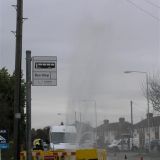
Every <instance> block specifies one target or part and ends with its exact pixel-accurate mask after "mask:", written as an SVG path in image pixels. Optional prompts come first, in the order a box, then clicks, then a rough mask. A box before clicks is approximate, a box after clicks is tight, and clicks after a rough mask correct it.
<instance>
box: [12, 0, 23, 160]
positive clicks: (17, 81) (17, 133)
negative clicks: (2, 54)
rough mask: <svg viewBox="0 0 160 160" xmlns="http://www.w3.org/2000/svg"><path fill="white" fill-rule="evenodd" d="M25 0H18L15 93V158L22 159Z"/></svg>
mask: <svg viewBox="0 0 160 160" xmlns="http://www.w3.org/2000/svg"><path fill="white" fill-rule="evenodd" d="M22 21H23V0H17V22H16V49H15V88H14V89H15V93H14V160H19V159H20V121H21V104H20V91H21V61H22V23H23V22H22Z"/></svg>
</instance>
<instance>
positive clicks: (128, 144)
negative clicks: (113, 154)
mask: <svg viewBox="0 0 160 160" xmlns="http://www.w3.org/2000/svg"><path fill="white" fill-rule="evenodd" d="M132 142H133V144H132ZM138 148H139V142H138V141H137V139H133V140H132V139H131V138H130V139H119V140H114V141H113V142H112V143H111V144H110V145H108V149H109V150H112V151H129V150H138Z"/></svg>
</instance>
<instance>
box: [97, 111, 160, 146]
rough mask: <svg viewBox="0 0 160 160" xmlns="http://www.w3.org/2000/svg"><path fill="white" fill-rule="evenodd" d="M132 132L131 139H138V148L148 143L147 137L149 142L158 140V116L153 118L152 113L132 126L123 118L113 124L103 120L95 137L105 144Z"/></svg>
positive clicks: (159, 136)
mask: <svg viewBox="0 0 160 160" xmlns="http://www.w3.org/2000/svg"><path fill="white" fill-rule="evenodd" d="M148 118H149V121H148ZM148 122H149V123H148ZM148 126H149V127H148ZM132 130H133V137H134V138H138V139H139V144H140V147H142V148H143V147H144V146H145V144H146V143H148V141H149V135H150V140H151V141H152V140H155V139H160V116H153V114H152V113H149V114H147V116H146V118H145V119H144V120H142V121H140V122H138V123H136V124H134V125H133V126H132V125H131V123H129V122H127V121H126V120H125V118H119V121H118V122H115V123H110V122H109V120H104V123H103V124H102V125H100V126H98V128H97V136H98V139H99V141H100V142H104V144H107V143H111V142H112V141H113V140H115V139H120V138H121V137H125V136H131V135H132V134H131V133H132Z"/></svg>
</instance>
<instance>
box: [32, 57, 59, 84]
mask: <svg viewBox="0 0 160 160" xmlns="http://www.w3.org/2000/svg"><path fill="white" fill-rule="evenodd" d="M32 85H33V86H56V85H57V57H56V56H38V57H32Z"/></svg>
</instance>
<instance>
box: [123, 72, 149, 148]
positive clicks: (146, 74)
mask: <svg viewBox="0 0 160 160" xmlns="http://www.w3.org/2000/svg"><path fill="white" fill-rule="evenodd" d="M124 73H127V74H129V73H142V74H145V76H146V85H147V96H146V97H147V114H148V115H147V125H148V146H149V151H150V117H149V86H148V80H149V78H148V73H147V72H142V71H125V72H124Z"/></svg>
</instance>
